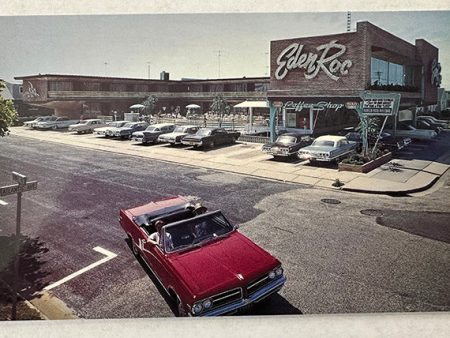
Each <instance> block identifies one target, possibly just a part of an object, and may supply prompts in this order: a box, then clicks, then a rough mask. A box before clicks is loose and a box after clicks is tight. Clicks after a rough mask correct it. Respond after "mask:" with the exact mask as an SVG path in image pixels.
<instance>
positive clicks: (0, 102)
mask: <svg viewBox="0 0 450 338" xmlns="http://www.w3.org/2000/svg"><path fill="white" fill-rule="evenodd" d="M5 87H6V86H5V83H4V82H3V81H1V80H0V92H1V91H2V90H3V89H4V88H5ZM16 120H17V112H16V110H15V109H14V105H13V102H12V101H11V100H6V99H4V98H3V97H2V96H1V95H0V136H1V137H3V136H5V135H8V133H9V129H8V127H10V126H12V125H13V123H14V121H16Z"/></svg>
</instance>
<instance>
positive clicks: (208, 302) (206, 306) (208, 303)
mask: <svg viewBox="0 0 450 338" xmlns="http://www.w3.org/2000/svg"><path fill="white" fill-rule="evenodd" d="M211 306H212V301H211V299H206V300H204V301H203V308H204V309H205V310H206V309H209V308H210V307H211Z"/></svg>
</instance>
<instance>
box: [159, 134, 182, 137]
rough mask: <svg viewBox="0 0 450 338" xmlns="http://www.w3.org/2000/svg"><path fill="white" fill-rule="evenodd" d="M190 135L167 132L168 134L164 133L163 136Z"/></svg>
mask: <svg viewBox="0 0 450 338" xmlns="http://www.w3.org/2000/svg"><path fill="white" fill-rule="evenodd" d="M185 135H188V133H167V134H163V135H161V136H163V137H178V136H185Z"/></svg>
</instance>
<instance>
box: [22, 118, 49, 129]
mask: <svg viewBox="0 0 450 338" xmlns="http://www.w3.org/2000/svg"><path fill="white" fill-rule="evenodd" d="M52 119H53V120H56V116H39V117H37V118H35V119H34V120H32V121H27V122H24V123H23V126H24V127H28V128H34V127H35V126H36V124H38V123H39V122H44V121H50V120H52Z"/></svg>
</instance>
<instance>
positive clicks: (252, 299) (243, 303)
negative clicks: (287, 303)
mask: <svg viewBox="0 0 450 338" xmlns="http://www.w3.org/2000/svg"><path fill="white" fill-rule="evenodd" d="M284 283H286V276H281V277H279V278H278V279H275V280H274V281H273V282H271V283H269V284H267V285H266V286H264V287H263V288H261V290H258V291H256V292H255V293H253V294H251V295H250V296H248V298H243V299H240V300H238V301H236V302H233V303H230V304H227V305H224V306H222V307H219V308H216V309H212V310H211V311H208V312H204V313H201V314H200V315H199V316H200V317H201V316H203V317H212V316H220V315H223V314H231V313H233V312H236V311H238V310H239V309H241V308H244V307H247V306H248V305H250V304H254V303H258V302H260V301H261V300H263V299H264V298H266V297H268V296H270V295H271V294H272V293H275V292H277V291H279V290H280V289H281V288H282V287H283V285H284Z"/></svg>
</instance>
